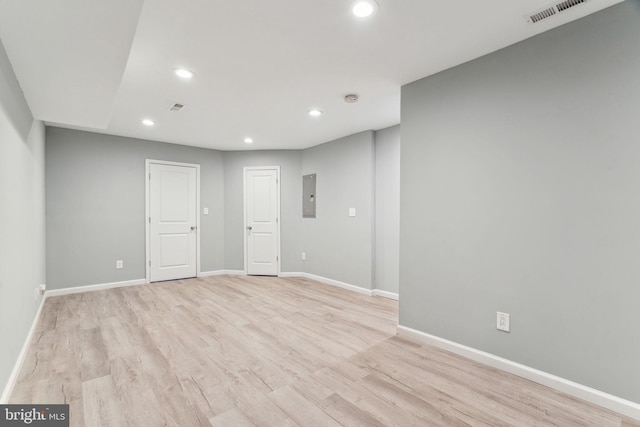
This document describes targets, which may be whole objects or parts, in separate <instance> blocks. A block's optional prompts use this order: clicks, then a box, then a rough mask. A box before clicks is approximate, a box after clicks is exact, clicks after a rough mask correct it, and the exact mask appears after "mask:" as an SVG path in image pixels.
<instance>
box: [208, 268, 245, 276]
mask: <svg viewBox="0 0 640 427" xmlns="http://www.w3.org/2000/svg"><path fill="white" fill-rule="evenodd" d="M225 275H228V276H243V275H244V271H242V270H215V271H201V272H200V273H199V274H198V277H211V276H225Z"/></svg>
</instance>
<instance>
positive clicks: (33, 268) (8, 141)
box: [0, 43, 45, 390]
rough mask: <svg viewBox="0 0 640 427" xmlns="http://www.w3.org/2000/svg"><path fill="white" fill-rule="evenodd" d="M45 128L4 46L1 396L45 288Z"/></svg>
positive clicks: (0, 71)
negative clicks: (33, 112)
mask: <svg viewBox="0 0 640 427" xmlns="http://www.w3.org/2000/svg"><path fill="white" fill-rule="evenodd" d="M44 223H45V219H44V125H43V124H42V123H41V122H39V121H34V120H33V117H32V115H31V111H30V110H29V107H28V106H27V103H26V101H25V99H24V97H23V95H22V91H21V89H20V86H19V85H18V81H17V80H16V77H15V75H14V73H13V69H12V68H11V65H10V63H9V59H8V58H7V55H6V52H5V50H4V46H3V45H2V43H0V337H2V345H0V390H1V389H4V386H5V384H6V383H7V380H8V379H9V376H10V374H11V370H12V369H13V366H14V364H15V362H16V360H17V359H18V355H19V353H20V349H21V348H22V345H23V344H24V342H25V339H26V337H27V333H28V331H29V328H30V327H31V324H32V322H33V319H34V317H35V314H36V310H37V307H38V304H39V302H40V301H39V299H38V300H37V301H35V300H34V290H35V288H37V287H38V286H39V285H40V284H41V283H45V252H44V246H45V231H44Z"/></svg>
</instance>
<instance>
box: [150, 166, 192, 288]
mask: <svg viewBox="0 0 640 427" xmlns="http://www.w3.org/2000/svg"><path fill="white" fill-rule="evenodd" d="M148 170H149V176H148V179H149V187H148V189H149V191H148V204H149V205H148V212H149V218H148V219H147V221H148V224H149V228H148V231H149V233H148V238H149V240H148V258H149V259H148V272H149V274H148V278H149V281H150V282H157V281H161V280H175V279H183V278H187V277H195V276H196V275H197V253H198V218H197V217H198V203H197V202H198V189H197V177H198V174H197V165H193V166H178V165H174V164H162V163H151V162H149V163H148Z"/></svg>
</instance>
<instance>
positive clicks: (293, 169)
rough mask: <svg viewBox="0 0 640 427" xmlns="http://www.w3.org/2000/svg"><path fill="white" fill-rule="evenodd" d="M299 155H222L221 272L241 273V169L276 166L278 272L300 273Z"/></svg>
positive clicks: (275, 152)
mask: <svg viewBox="0 0 640 427" xmlns="http://www.w3.org/2000/svg"><path fill="white" fill-rule="evenodd" d="M301 159H302V152H301V151H299V150H273V151H227V152H225V153H224V183H225V184H224V185H225V191H224V194H225V198H224V212H225V256H224V259H225V268H226V269H227V270H244V228H243V227H244V207H243V206H244V202H243V191H244V189H243V188H242V185H243V168H244V167H246V166H280V213H281V217H282V218H281V223H280V246H281V256H282V261H281V270H282V271H283V272H298V271H300V239H301V236H300V227H301V220H302V205H301V203H302V202H301V195H302V177H301V173H300V167H301Z"/></svg>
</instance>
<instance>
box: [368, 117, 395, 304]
mask: <svg viewBox="0 0 640 427" xmlns="http://www.w3.org/2000/svg"><path fill="white" fill-rule="evenodd" d="M375 154H376V167H375V172H376V180H375V203H376V211H375V225H376V232H375V264H374V265H375V284H376V285H375V288H376V289H380V290H383V291H387V292H392V293H396V294H397V293H398V287H399V286H398V281H399V274H400V271H399V270H400V256H399V253H400V126H399V125H398V126H393V127H390V128H386V129H382V130H379V131H377V132H376V145H375Z"/></svg>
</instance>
